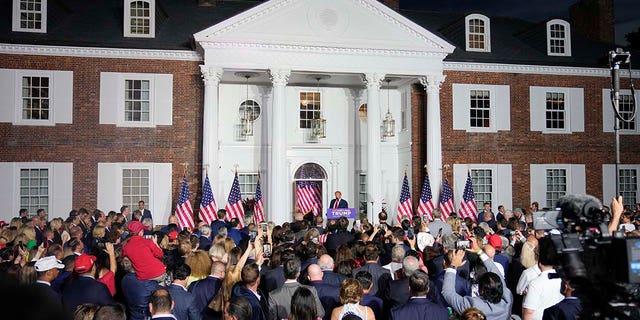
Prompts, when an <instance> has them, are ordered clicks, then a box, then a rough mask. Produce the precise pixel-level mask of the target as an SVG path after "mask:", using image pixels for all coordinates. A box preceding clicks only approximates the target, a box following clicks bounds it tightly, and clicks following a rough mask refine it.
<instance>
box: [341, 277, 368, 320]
mask: <svg viewBox="0 0 640 320" xmlns="http://www.w3.org/2000/svg"><path fill="white" fill-rule="evenodd" d="M362 294H363V288H362V284H360V281H358V280H356V279H353V278H347V279H344V280H343V281H342V286H340V296H339V297H340V303H342V306H340V307H337V308H335V309H333V312H331V320H340V319H342V317H343V316H345V315H347V314H353V315H356V316H358V317H360V319H362V320H370V319H375V318H376V316H375V315H374V314H373V310H372V309H371V308H370V307H366V306H363V305H361V304H360V302H361V301H362Z"/></svg>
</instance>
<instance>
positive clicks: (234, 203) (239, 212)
mask: <svg viewBox="0 0 640 320" xmlns="http://www.w3.org/2000/svg"><path fill="white" fill-rule="evenodd" d="M225 210H227V216H226V218H227V220H231V219H233V218H236V219H238V221H239V226H240V227H241V228H243V227H244V208H243V207H242V195H241V194H240V182H239V181H238V172H236V174H235V177H234V178H233V184H232V185H231V192H229V198H228V200H227V205H226V206H225Z"/></svg>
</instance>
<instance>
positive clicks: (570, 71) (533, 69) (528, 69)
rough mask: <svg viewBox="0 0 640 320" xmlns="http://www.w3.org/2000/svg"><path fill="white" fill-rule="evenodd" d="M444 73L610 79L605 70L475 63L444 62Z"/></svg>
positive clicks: (639, 73)
mask: <svg viewBox="0 0 640 320" xmlns="http://www.w3.org/2000/svg"><path fill="white" fill-rule="evenodd" d="M444 70H445V71H475V72H500V73H525V74H549V75H559V76H583V77H585V76H586V77H605V78H606V77H610V76H611V70H610V69H606V68H585V67H563V66H537V65H524V64H499V63H477V62H453V61H445V62H444ZM621 75H624V76H629V71H628V70H621ZM632 75H633V77H634V78H640V70H632Z"/></svg>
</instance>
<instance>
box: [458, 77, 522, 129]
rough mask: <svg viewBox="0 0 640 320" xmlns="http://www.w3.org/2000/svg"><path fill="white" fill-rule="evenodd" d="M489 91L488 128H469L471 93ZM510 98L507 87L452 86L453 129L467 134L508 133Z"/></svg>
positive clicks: (485, 85) (486, 85)
mask: <svg viewBox="0 0 640 320" xmlns="http://www.w3.org/2000/svg"><path fill="white" fill-rule="evenodd" d="M472 90H484V91H489V106H490V109H489V127H486V128H485V127H482V128H478V127H471V122H470V116H471V111H470V110H471V91H472ZM510 109H511V97H510V87H509V86H508V85H488V84H459V83H454V84H453V113H454V114H453V129H454V130H465V131H467V132H484V133H487V132H498V131H508V130H510V127H511V123H510V122H511V119H510V114H511V113H510Z"/></svg>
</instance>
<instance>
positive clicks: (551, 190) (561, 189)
mask: <svg viewBox="0 0 640 320" xmlns="http://www.w3.org/2000/svg"><path fill="white" fill-rule="evenodd" d="M546 177H547V197H546V202H545V203H546V207H547V208H554V207H555V205H556V202H557V201H558V199H559V198H560V197H562V196H564V195H565V194H566V193H567V170H565V169H547V174H546Z"/></svg>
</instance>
